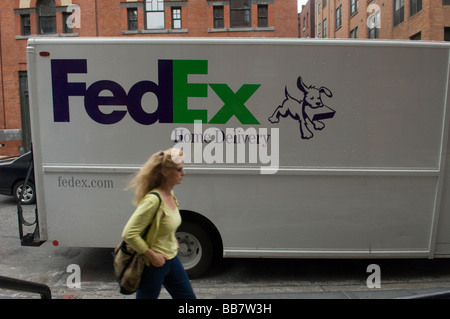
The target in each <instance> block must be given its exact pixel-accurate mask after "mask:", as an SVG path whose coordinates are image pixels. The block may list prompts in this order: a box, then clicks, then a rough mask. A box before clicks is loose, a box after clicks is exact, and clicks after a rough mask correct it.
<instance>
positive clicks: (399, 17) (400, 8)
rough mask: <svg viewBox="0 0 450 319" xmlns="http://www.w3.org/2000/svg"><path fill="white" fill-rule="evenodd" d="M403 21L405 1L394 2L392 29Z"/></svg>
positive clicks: (397, 0) (395, 0)
mask: <svg viewBox="0 0 450 319" xmlns="http://www.w3.org/2000/svg"><path fill="white" fill-rule="evenodd" d="M404 19H405V0H394V27H395V26H396V25H399V24H400V23H402V22H403V20H404Z"/></svg>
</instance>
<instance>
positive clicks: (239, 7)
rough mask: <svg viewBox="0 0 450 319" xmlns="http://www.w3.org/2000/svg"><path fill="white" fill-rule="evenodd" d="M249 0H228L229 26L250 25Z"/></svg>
mask: <svg viewBox="0 0 450 319" xmlns="http://www.w3.org/2000/svg"><path fill="white" fill-rule="evenodd" d="M250 8H251V1H250V0H230V19H231V23H230V25H231V27H232V28H239V27H251V26H252V24H251V13H250Z"/></svg>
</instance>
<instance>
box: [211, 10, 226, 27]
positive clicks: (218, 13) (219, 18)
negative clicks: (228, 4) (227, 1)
mask: <svg viewBox="0 0 450 319" xmlns="http://www.w3.org/2000/svg"><path fill="white" fill-rule="evenodd" d="M213 11H214V12H213V14H214V28H216V29H223V28H224V27H225V25H224V21H223V6H214V8H213Z"/></svg>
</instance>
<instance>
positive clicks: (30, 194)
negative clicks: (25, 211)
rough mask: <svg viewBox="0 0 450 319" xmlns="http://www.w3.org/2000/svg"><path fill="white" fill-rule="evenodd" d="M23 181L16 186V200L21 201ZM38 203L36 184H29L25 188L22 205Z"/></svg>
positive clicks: (14, 193)
mask: <svg viewBox="0 0 450 319" xmlns="http://www.w3.org/2000/svg"><path fill="white" fill-rule="evenodd" d="M22 186H23V181H22V182H18V183H17V184H16V185H14V189H13V196H14V199H15V200H16V202H17V201H19V197H20V192H21V191H22ZM35 202H36V190H35V188H34V184H33V183H31V182H28V183H27V186H26V187H25V193H24V194H23V197H22V205H31V204H34V203H35Z"/></svg>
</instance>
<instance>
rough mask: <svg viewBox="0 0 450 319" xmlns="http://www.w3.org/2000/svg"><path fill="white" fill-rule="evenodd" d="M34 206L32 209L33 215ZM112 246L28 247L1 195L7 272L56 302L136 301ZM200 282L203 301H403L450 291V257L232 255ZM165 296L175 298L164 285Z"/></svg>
mask: <svg viewBox="0 0 450 319" xmlns="http://www.w3.org/2000/svg"><path fill="white" fill-rule="evenodd" d="M33 209H34V208H32V207H29V206H25V207H24V210H25V216H27V215H29V213H30V212H32V211H33ZM111 251H112V249H104V248H102V249H99V248H67V247H54V246H53V245H52V243H50V242H46V243H44V244H43V245H42V246H40V247H22V246H21V245H20V241H19V235H18V227H17V214H16V206H15V203H14V200H13V199H12V198H10V197H7V196H3V195H0V276H6V277H12V278H16V279H22V280H27V281H33V282H38V283H42V284H46V285H48V286H49V287H50V289H51V291H52V297H53V298H55V299H134V298H135V296H134V295H132V296H123V295H121V294H120V293H119V292H118V286H117V284H116V282H115V281H114V278H113V269H112V257H111ZM73 265H75V266H73ZM369 265H378V266H379V270H380V272H379V284H380V288H376V287H374V288H369V287H368V284H367V281H368V278H369V277H370V276H371V275H372V277H371V278H369V283H370V284H371V285H372V286H375V285H374V283H376V282H375V280H374V278H375V277H373V274H374V273H375V272H374V271H373V270H370V271H367V268H368V266H369ZM74 267H75V268H74ZM77 267H79V268H78V269H79V274H80V279H81V281H80V282H78V281H77V280H76V274H77V272H76V270H74V269H76V268H77ZM77 284H78V285H77ZM192 285H193V288H194V291H195V292H196V294H197V297H198V298H199V299H272V298H277V299H292V298H295V299H310V298H317V299H319V298H320V299H380V298H401V297H408V296H414V295H422V294H430V293H437V292H445V291H450V260H447V259H435V260H410V259H409V260H407V259H403V260H326V259H322V260H319V259H314V260H311V259H297V260H288V259H276V260H272V259H271V260H268V259H225V260H222V261H221V262H220V263H219V264H218V265H216V266H215V267H213V268H212V269H211V270H210V271H209V273H207V274H206V275H205V276H203V277H202V278H199V279H194V280H192ZM9 298H39V295H33V294H29V293H23V292H14V291H6V290H2V289H0V299H9ZM160 298H161V299H168V298H170V296H169V295H168V294H167V292H166V291H165V290H164V289H163V291H162V293H161V296H160Z"/></svg>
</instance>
